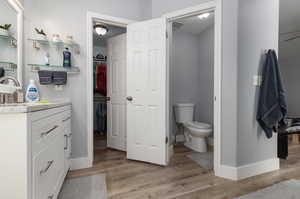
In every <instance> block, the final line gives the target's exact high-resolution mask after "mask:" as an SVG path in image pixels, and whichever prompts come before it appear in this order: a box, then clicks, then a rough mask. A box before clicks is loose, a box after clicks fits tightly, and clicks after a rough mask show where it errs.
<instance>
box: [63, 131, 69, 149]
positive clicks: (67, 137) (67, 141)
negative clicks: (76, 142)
mask: <svg viewBox="0 0 300 199" xmlns="http://www.w3.org/2000/svg"><path fill="white" fill-rule="evenodd" d="M64 136H65V138H66V145H65V147H64V149H65V150H68V146H69V136H68V135H64Z"/></svg>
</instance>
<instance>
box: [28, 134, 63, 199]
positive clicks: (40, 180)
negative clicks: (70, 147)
mask: <svg viewBox="0 0 300 199" xmlns="http://www.w3.org/2000/svg"><path fill="white" fill-rule="evenodd" d="M63 147H64V142H63V138H62V136H57V137H56V138H55V139H54V141H53V142H52V143H50V144H49V146H47V147H46V148H45V149H44V150H43V151H41V152H40V153H39V154H38V155H37V156H35V157H34V158H33V172H32V173H33V185H34V186H33V193H34V199H49V198H50V199H52V198H53V199H55V198H56V195H57V193H58V190H59V188H60V186H61V185H60V182H61V181H62V179H63V178H64V153H63V150H62V149H63Z"/></svg>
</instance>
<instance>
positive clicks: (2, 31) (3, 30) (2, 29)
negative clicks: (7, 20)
mask: <svg viewBox="0 0 300 199" xmlns="http://www.w3.org/2000/svg"><path fill="white" fill-rule="evenodd" d="M10 27H11V24H4V25H0V35H3V36H9V29H10Z"/></svg>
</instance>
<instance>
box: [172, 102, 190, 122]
mask: <svg viewBox="0 0 300 199" xmlns="http://www.w3.org/2000/svg"><path fill="white" fill-rule="evenodd" d="M194 109H195V104H175V105H174V112H175V120H176V122H177V123H182V124H184V123H187V122H192V121H193V120H194Z"/></svg>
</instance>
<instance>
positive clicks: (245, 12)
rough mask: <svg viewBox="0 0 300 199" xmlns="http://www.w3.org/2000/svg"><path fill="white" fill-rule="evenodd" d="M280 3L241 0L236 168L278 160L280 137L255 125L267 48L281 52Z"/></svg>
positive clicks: (262, 0)
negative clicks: (256, 78)
mask: <svg viewBox="0 0 300 199" xmlns="http://www.w3.org/2000/svg"><path fill="white" fill-rule="evenodd" d="M278 14H279V1H278V0H252V1H249V0H240V1H239V43H238V50H239V51H238V52H239V56H238V64H239V68H238V123H237V124H238V125H237V126H238V137H237V138H238V140H237V165H238V166H242V165H247V164H251V163H254V162H259V161H263V160H267V159H272V158H276V157H277V147H276V146H277V144H276V142H277V139H276V137H277V136H274V137H273V138H272V139H267V138H266V136H265V133H264V132H263V131H262V129H261V128H260V127H259V125H258V123H257V122H256V109H257V100H258V95H259V87H255V86H253V85H252V80H253V76H254V75H257V74H260V72H261V66H262V64H263V59H262V57H263V55H264V51H265V50H266V49H275V50H276V51H277V49H278V31H279V29H278V24H279V23H278V22H279V18H278Z"/></svg>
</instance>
